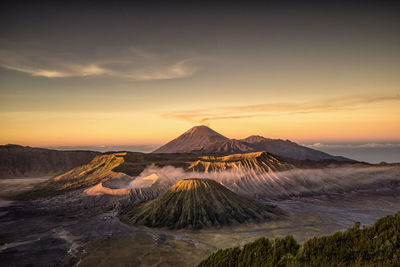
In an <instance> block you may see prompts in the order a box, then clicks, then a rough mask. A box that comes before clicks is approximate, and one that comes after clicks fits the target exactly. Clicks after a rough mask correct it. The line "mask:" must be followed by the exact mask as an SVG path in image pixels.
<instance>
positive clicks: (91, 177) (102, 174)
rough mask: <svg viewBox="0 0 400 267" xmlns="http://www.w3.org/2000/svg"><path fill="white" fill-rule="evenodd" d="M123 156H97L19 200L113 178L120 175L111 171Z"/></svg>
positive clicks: (61, 191) (52, 194)
mask: <svg viewBox="0 0 400 267" xmlns="http://www.w3.org/2000/svg"><path fill="white" fill-rule="evenodd" d="M123 155H125V153H123V154H117V153H116V154H109V155H101V156H97V157H95V158H94V159H93V160H92V161H91V162H90V163H88V164H85V165H82V166H79V167H76V168H74V169H72V170H70V171H68V172H66V173H64V174H62V175H59V176H57V177H54V178H53V179H50V180H48V181H46V182H44V183H42V184H40V185H38V186H37V187H35V188H34V189H33V190H32V191H29V192H26V193H23V194H21V195H20V196H19V197H20V198H21V199H36V198H41V197H51V196H55V195H60V194H63V193H66V192H69V191H73V190H77V189H81V188H86V187H89V186H92V185H95V184H98V183H100V182H104V181H107V180H109V179H112V178H115V177H116V176H118V175H120V173H118V172H114V171H113V169H114V168H115V167H117V166H119V165H120V164H121V163H122V162H123V161H124V158H123Z"/></svg>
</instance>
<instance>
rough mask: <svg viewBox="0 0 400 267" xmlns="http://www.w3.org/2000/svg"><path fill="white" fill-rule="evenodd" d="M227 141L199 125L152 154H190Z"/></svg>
mask: <svg viewBox="0 0 400 267" xmlns="http://www.w3.org/2000/svg"><path fill="white" fill-rule="evenodd" d="M229 140H230V139H229V138H226V137H225V136H223V135H222V134H219V133H217V132H216V131H214V130H212V129H210V128H209V127H207V126H204V125H200V126H195V127H193V128H191V129H190V130H188V131H186V132H185V133H183V134H182V135H180V136H179V137H178V138H175V139H174V140H172V141H171V142H169V143H167V144H166V145H164V146H162V147H160V148H158V149H156V150H155V151H154V152H153V153H191V152H193V151H202V150H204V148H206V147H209V146H210V145H213V144H216V143H221V142H227V141H229Z"/></svg>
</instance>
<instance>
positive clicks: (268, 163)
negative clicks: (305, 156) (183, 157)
mask: <svg viewBox="0 0 400 267" xmlns="http://www.w3.org/2000/svg"><path fill="white" fill-rule="evenodd" d="M293 168H295V167H294V166H293V165H292V164H290V163H287V162H285V161H282V160H278V159H277V158H275V157H274V156H273V155H271V154H269V153H267V152H255V153H246V154H234V155H229V156H225V157H215V156H205V157H201V158H200V159H199V160H197V161H195V162H192V163H191V164H190V166H189V167H188V168H187V169H188V170H191V171H201V172H206V173H208V172H221V171H225V170H230V169H233V170H235V171H238V172H245V171H246V172H253V173H259V172H261V173H264V172H274V171H286V170H290V169H293Z"/></svg>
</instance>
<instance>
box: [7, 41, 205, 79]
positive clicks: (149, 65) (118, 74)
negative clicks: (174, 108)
mask: <svg viewBox="0 0 400 267" xmlns="http://www.w3.org/2000/svg"><path fill="white" fill-rule="evenodd" d="M195 61H196V60H195V59H194V58H193V57H184V56H179V55H167V54H161V53H152V52H148V51H144V50H140V49H136V48H127V49H121V50H118V51H97V53H91V54H89V55H87V58H85V59H83V58H79V57H76V56H75V55H73V54H65V53H61V54H57V53H54V52H53V53H49V52H44V51H41V50H40V49H38V50H32V49H19V50H10V49H0V66H1V67H3V68H6V69H10V70H15V71H19V72H24V73H28V74H30V75H31V76H34V77H46V78H67V77H93V76H108V77H114V78H124V79H129V80H134V81H152V80H169V79H179V78H184V77H190V76H192V75H194V74H195V73H196V71H197V66H195Z"/></svg>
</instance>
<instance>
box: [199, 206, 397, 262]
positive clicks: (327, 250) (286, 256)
mask: <svg viewBox="0 0 400 267" xmlns="http://www.w3.org/2000/svg"><path fill="white" fill-rule="evenodd" d="M199 266H400V213H397V214H396V215H394V216H392V215H389V216H386V217H383V218H381V219H379V220H378V221H377V222H376V223H375V224H374V225H372V226H370V227H363V228H360V224H359V223H356V224H355V225H354V227H353V228H350V229H349V230H347V231H345V232H337V233H335V234H332V235H329V236H322V237H314V238H311V239H309V240H307V241H306V242H305V243H304V244H302V245H299V244H298V243H297V241H296V240H295V239H294V238H293V237H292V236H287V237H285V238H283V239H275V240H269V239H267V238H260V239H258V240H256V241H254V242H251V243H248V244H246V245H244V246H243V247H242V248H239V247H235V248H228V249H220V250H218V251H216V252H215V253H213V254H211V255H210V256H209V257H208V258H207V259H205V260H203V261H202V262H201V263H200V264H199Z"/></svg>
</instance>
